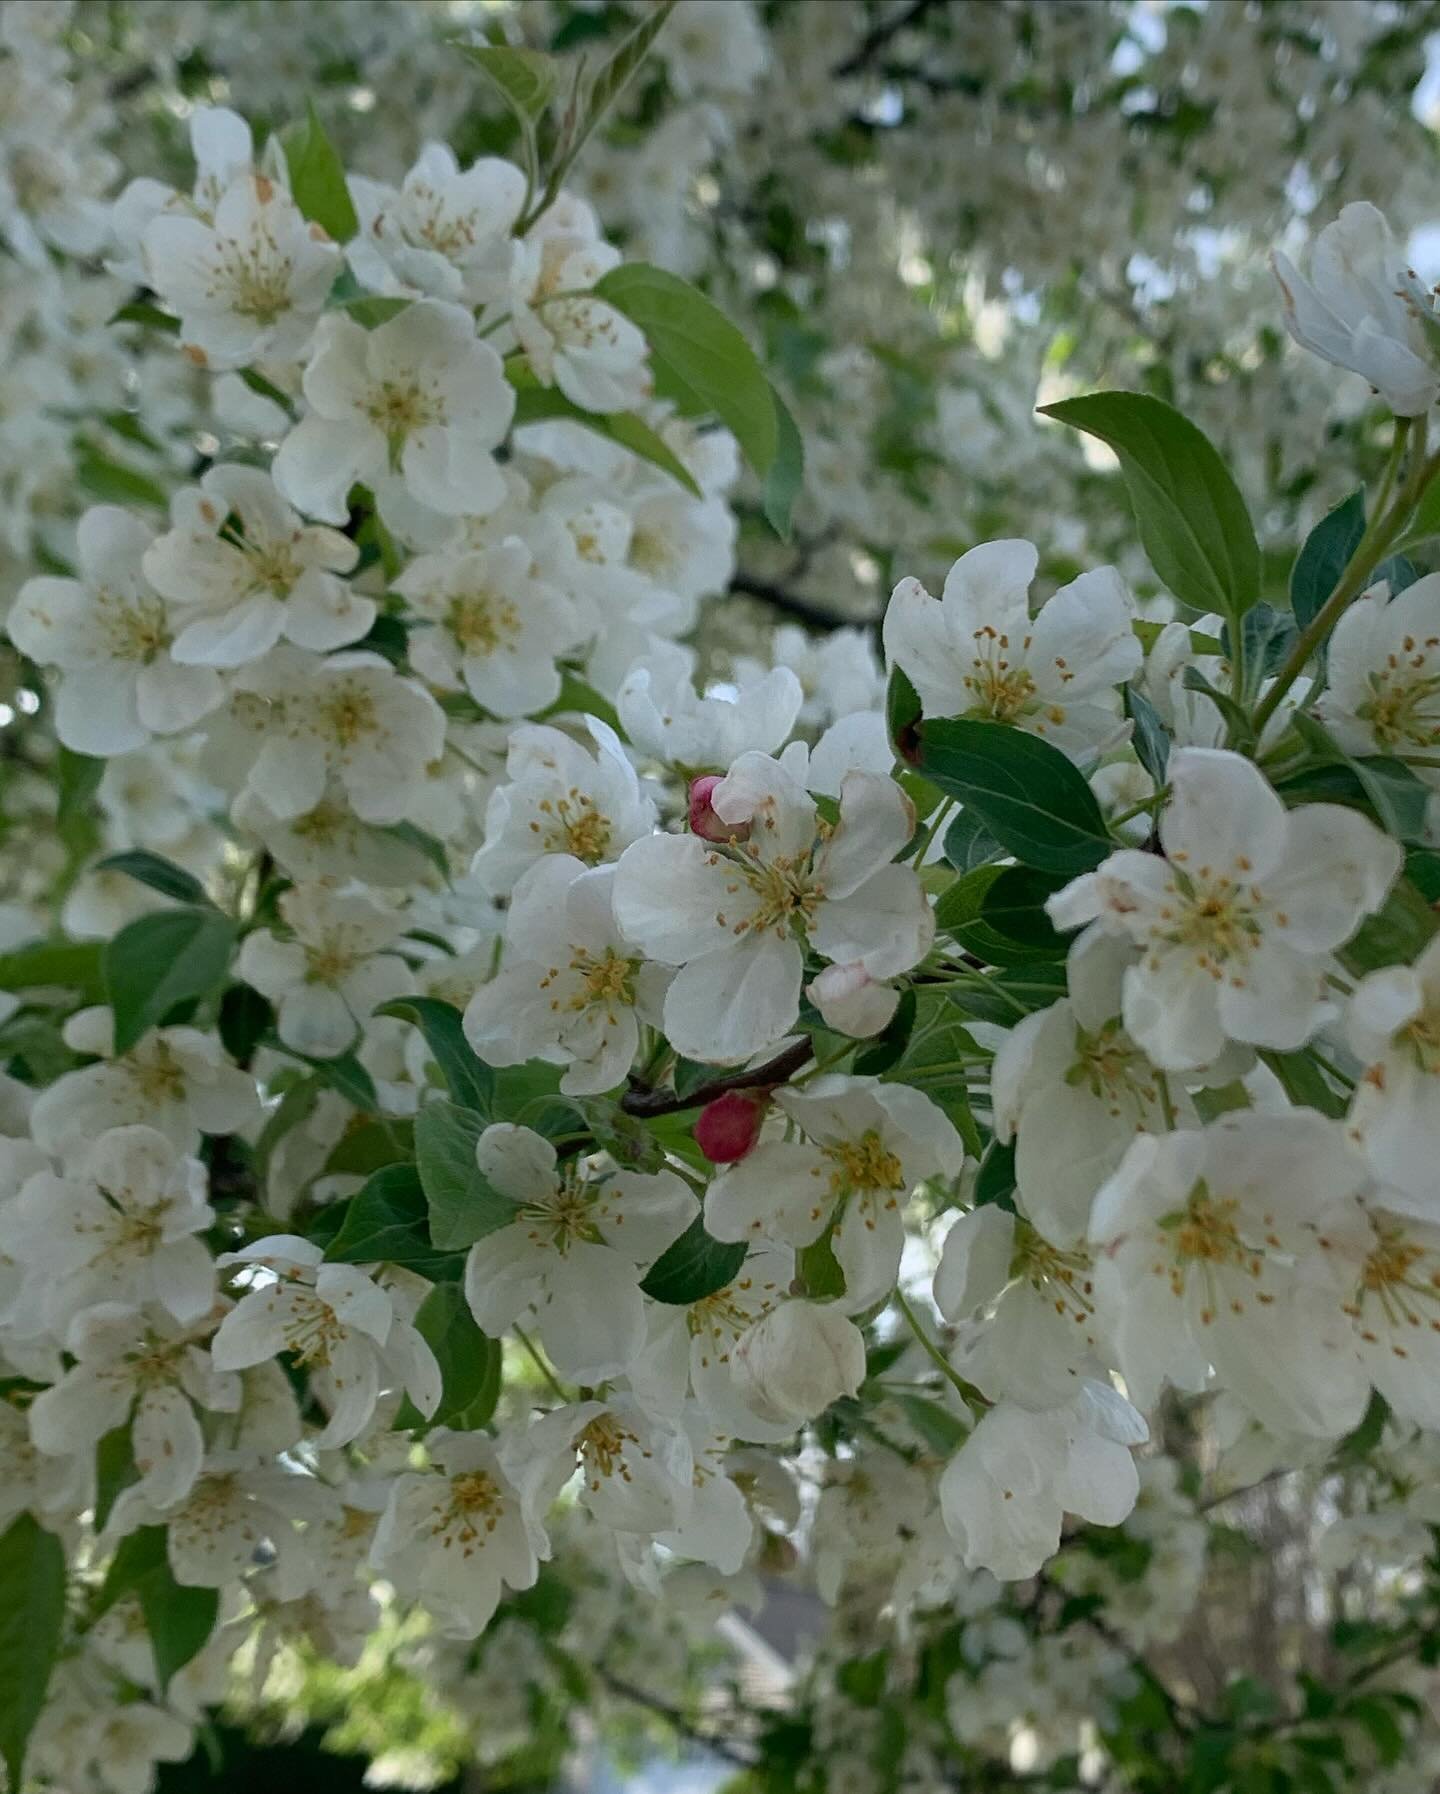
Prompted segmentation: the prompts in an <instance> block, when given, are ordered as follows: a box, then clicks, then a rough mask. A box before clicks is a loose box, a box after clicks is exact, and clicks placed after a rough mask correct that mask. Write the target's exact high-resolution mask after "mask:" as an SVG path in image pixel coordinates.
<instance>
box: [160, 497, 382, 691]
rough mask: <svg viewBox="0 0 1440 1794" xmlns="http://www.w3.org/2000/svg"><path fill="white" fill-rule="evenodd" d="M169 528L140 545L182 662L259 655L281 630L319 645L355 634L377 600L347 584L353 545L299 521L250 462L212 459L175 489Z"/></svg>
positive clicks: (304, 644) (215, 662) (241, 660)
mask: <svg viewBox="0 0 1440 1794" xmlns="http://www.w3.org/2000/svg"><path fill="white" fill-rule="evenodd" d="M170 513H171V525H172V527H171V528H170V530H169V531H168V532H167V533H166V534H165V535H163V536H158V537H157V538H156V539H155V541H154V542H152V543H151V545H150V547H149V548H148V549H147V550H146V551H145V560H144V565H145V575H146V578H147V579H149V581H150V583H151V584H152V585H153V586H154V587H155V590H156V591H157V592H159V593H160V595H161V596H162V597H163V598H165V599H167V600H168V601H169V602H170V604H171V605H172V606H173V607H174V618H175V623H176V626H177V628H176V635H175V641H174V643H173V645H172V648H171V652H172V654H173V655H174V658H175V659H176V660H177V661H179V662H180V663H181V664H182V665H186V666H213V667H236V666H245V665H248V663H249V662H251V661H252V660H259V659H260V657H261V656H262V655H263V654H266V653H268V652H269V650H270V649H271V648H273V647H274V646H275V644H276V642H278V641H279V640H280V638H281V637H282V636H284V638H285V640H286V641H289V642H293V643H294V644H295V645H296V646H297V647H300V648H312V649H315V650H316V651H317V652H321V653H324V652H325V651H327V650H328V649H331V648H343V647H345V646H346V645H347V644H349V643H351V642H356V641H359V639H360V637H361V636H363V635H364V634H365V633H366V632H367V630H368V629H369V628H370V625H371V624H372V623H373V622H374V621H375V609H376V607H375V603H374V600H373V599H370V598H365V597H362V596H360V594H359V593H357V592H354V591H352V589H351V588H350V587H349V586H348V585H347V584H346V583H345V580H344V578H343V575H345V574H347V573H349V572H351V571H352V570H353V568H354V566H355V563H356V561H357V560H358V559H359V550H358V549H357V548H356V546H355V544H354V543H353V542H352V541H351V540H350V539H349V537H347V536H342V535H341V534H340V533H339V531H338V530H333V529H324V528H322V527H320V526H319V525H317V524H306V523H303V522H302V521H301V519H300V517H299V515H298V513H296V512H295V511H293V510H292V509H291V508H290V506H289V505H288V504H286V503H285V501H284V500H283V499H282V498H281V497H280V495H279V494H278V493H277V492H276V490H275V487H274V484H273V482H272V481H271V480H270V479H269V477H268V476H267V475H265V474H263V473H261V472H260V471H259V469H258V468H254V467H237V466H221V467H212V468H211V469H210V470H209V472H208V473H206V474H205V476H204V477H203V478H202V480H201V481H200V484H199V485H198V486H188V487H186V488H185V489H184V490H183V491H181V492H177V493H176V495H175V498H174V500H173V501H172V503H171V507H170Z"/></svg>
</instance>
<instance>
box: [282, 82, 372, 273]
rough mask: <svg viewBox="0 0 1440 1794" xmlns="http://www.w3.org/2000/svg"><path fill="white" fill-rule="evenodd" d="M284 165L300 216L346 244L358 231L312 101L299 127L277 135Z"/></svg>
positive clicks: (341, 175) (342, 177)
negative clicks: (283, 154)
mask: <svg viewBox="0 0 1440 1794" xmlns="http://www.w3.org/2000/svg"><path fill="white" fill-rule="evenodd" d="M280 146H281V148H282V149H283V150H284V151H285V166H286V168H287V169H288V170H289V172H290V192H291V194H292V195H293V197H294V200H295V204H296V205H297V206H298V207H299V208H300V211H301V214H302V216H304V217H306V218H308V219H310V221H311V222H312V223H313V224H318V225H319V226H320V228H321V230H323V231H324V232H325V233H326V235H327V236H329V237H331V238H332V239H333V240H334V241H335V242H337V243H348V242H349V241H350V239H351V237H353V236H354V235H355V233H356V231H358V230H359V228H360V220H359V219H358V218H357V217H356V216H355V207H354V205H353V203H352V202H351V199H350V189H349V188H348V187H347V186H346V185H345V168H344V164H343V163H342V162H341V160H340V157H339V155H338V153H337V152H336V149H335V145H334V144H333V143H331V141H330V139H329V137H328V136H327V135H326V134H325V127H324V125H322V124H321V122H320V114H319V113H318V112H317V111H316V110H315V102H314V101H313V100H312V101H311V102H310V105H309V107H308V109H307V111H306V115H305V121H304V123H303V124H293V125H289V126H287V127H286V129H285V130H283V131H282V132H281V133H280Z"/></svg>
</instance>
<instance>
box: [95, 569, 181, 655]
mask: <svg viewBox="0 0 1440 1794" xmlns="http://www.w3.org/2000/svg"><path fill="white" fill-rule="evenodd" d="M95 608H96V610H97V611H98V612H99V617H100V627H101V630H102V632H103V634H104V637H105V644H106V646H107V647H108V648H109V650H110V652H111V654H112V655H114V657H115V659H116V660H138V661H141V662H144V663H147V664H148V663H149V662H150V661H152V660H153V659H154V658H155V656H156V655H157V654H160V653H162V652H163V651H164V650H165V649H166V648H168V647H169V646H170V631H169V628H168V627H167V625H166V621H165V606H164V605H163V604H162V603H161V601H160V600H159V599H158V598H125V597H122V596H121V594H120V593H119V592H112V591H109V590H107V589H105V588H103V587H102V588H101V590H100V591H98V592H97V593H96V594H95Z"/></svg>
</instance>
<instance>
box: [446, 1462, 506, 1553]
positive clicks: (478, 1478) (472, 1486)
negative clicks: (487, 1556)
mask: <svg viewBox="0 0 1440 1794" xmlns="http://www.w3.org/2000/svg"><path fill="white" fill-rule="evenodd" d="M504 1513H505V1497H504V1496H503V1495H502V1494H501V1493H500V1485H499V1484H498V1483H497V1482H496V1481H495V1478H494V1477H493V1476H491V1475H490V1474H489V1472H488V1471H485V1470H466V1471H463V1472H462V1473H461V1474H460V1475H459V1476H452V1477H451V1478H450V1499H449V1501H448V1502H446V1504H445V1506H444V1507H443V1508H441V1509H439V1510H438V1512H437V1514H436V1518H435V1524H434V1526H433V1528H432V1529H431V1534H432V1537H437V1538H439V1539H440V1540H441V1541H442V1542H443V1544H444V1546H445V1549H446V1550H447V1551H448V1550H449V1549H450V1546H451V1545H452V1544H458V1545H459V1546H460V1549H461V1553H462V1554H463V1555H464V1556H465V1557H469V1556H470V1555H471V1554H472V1552H473V1551H474V1549H475V1547H476V1546H477V1545H481V1544H484V1542H485V1539H484V1538H482V1536H481V1535H482V1534H484V1535H485V1537H488V1536H489V1535H490V1534H491V1533H492V1532H494V1530H495V1528H496V1527H497V1526H498V1525H499V1524H500V1521H501V1519H502V1518H503V1516H504Z"/></svg>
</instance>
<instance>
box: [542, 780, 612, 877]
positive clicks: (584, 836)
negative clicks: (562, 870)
mask: <svg viewBox="0 0 1440 1794" xmlns="http://www.w3.org/2000/svg"><path fill="white" fill-rule="evenodd" d="M536 808H537V809H538V810H539V811H540V813H541V815H542V816H544V817H545V818H546V822H547V823H548V827H547V826H546V825H545V824H542V823H539V822H532V823H531V824H530V827H531V830H532V832H533V833H535V834H537V835H540V836H542V837H543V841H544V847H545V851H546V852H547V853H571V854H574V856H575V858H576V859H577V860H584V862H585V864H586V865H587V866H596V865H598V864H599V863H600V861H601V860H602V859H604V857H605V851H606V849H607V848H608V847H609V845H610V836H611V834H612V832H613V828H612V824H611V821H610V818H609V817H608V816H605V815H602V814H601V812H600V811H599V810H597V809H596V807H595V799H594V798H593V797H591V796H590V795H589V793H588V792H585V791H581V790H580V789H579V787H578V786H576V785H572V786H571V787H570V789H569V791H567V792H566V794H565V795H564V797H546V798H542V799H541V801H540V803H539V804H538V805H537V806H536Z"/></svg>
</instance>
